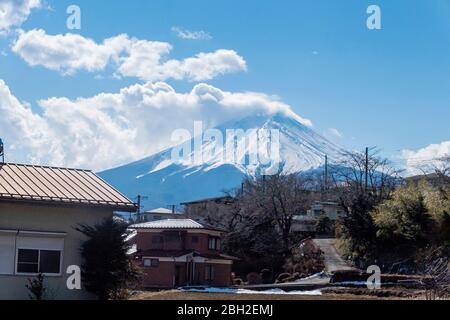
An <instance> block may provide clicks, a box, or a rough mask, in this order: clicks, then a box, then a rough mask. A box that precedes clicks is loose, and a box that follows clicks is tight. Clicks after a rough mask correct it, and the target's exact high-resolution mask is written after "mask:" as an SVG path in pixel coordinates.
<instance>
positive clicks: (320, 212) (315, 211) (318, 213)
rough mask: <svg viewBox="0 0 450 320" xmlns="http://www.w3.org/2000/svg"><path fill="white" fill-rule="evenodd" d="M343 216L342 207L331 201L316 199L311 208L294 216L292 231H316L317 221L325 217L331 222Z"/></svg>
mask: <svg viewBox="0 0 450 320" xmlns="http://www.w3.org/2000/svg"><path fill="white" fill-rule="evenodd" d="M344 216H345V212H344V210H343V209H342V207H341V206H340V205H339V204H338V203H336V202H333V201H316V202H314V203H313V204H312V206H311V208H310V209H309V210H308V211H307V212H306V214H303V215H296V216H294V219H293V223H292V231H293V232H306V233H314V232H316V225H317V222H318V221H319V220H320V219H321V218H323V217H327V218H328V219H330V221H331V222H332V223H335V222H336V221H337V220H339V219H340V218H342V217H344Z"/></svg>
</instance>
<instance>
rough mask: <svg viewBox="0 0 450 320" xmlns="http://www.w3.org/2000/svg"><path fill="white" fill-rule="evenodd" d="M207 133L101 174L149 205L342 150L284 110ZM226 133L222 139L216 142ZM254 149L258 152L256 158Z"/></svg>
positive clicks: (301, 165) (213, 192) (317, 161)
mask: <svg viewBox="0 0 450 320" xmlns="http://www.w3.org/2000/svg"><path fill="white" fill-rule="evenodd" d="M238 129H240V130H241V131H240V134H241V136H239V135H237V136H238V138H235V139H226V138H227V137H230V134H231V133H237V131H234V132H231V133H230V130H238ZM204 133H206V136H205V135H203V139H202V137H199V136H197V139H196V138H193V139H191V140H188V141H187V142H185V143H183V144H181V145H179V146H176V147H173V148H168V149H166V150H164V151H162V152H159V153H157V154H154V155H152V156H150V157H148V158H145V159H142V160H140V161H137V162H133V163H130V164H127V165H124V166H121V167H118V168H114V169H111V170H107V171H104V172H101V173H100V175H101V176H102V177H103V178H104V179H105V180H106V181H108V182H109V183H111V184H112V185H113V186H115V187H117V188H118V189H119V190H121V191H122V192H124V193H125V194H126V195H128V196H129V197H130V198H134V197H136V196H137V195H138V194H140V195H146V196H148V197H149V200H148V201H147V202H145V203H144V205H145V209H150V208H152V207H161V206H167V205H170V204H179V203H180V202H185V201H191V200H196V199H201V198H208V197H216V196H220V195H222V194H223V191H225V190H230V189H233V188H236V187H238V186H240V184H241V182H242V179H243V178H244V177H245V176H246V175H250V176H255V175H257V174H260V173H262V172H266V173H267V170H268V169H269V168H270V167H271V168H272V169H278V168H283V169H284V171H288V172H300V171H306V170H310V169H314V168H318V167H320V166H321V165H322V164H323V162H324V156H325V155H328V156H329V157H330V159H333V158H334V159H336V158H338V157H339V153H340V151H341V150H340V148H339V147H337V146H336V145H334V144H333V143H331V142H330V141H328V140H327V139H325V138H323V137H322V136H320V135H319V134H317V133H315V132H314V131H313V130H312V129H311V128H309V127H307V126H305V125H304V124H302V123H300V122H299V121H298V120H296V119H294V118H292V117H290V116H286V115H284V114H281V113H278V114H276V115H272V116H267V115H255V116H251V117H246V118H244V119H240V120H237V121H231V122H227V123H224V124H223V125H221V126H219V127H217V128H215V131H208V132H207V131H205V132H204ZM208 133H209V137H208ZM274 133H276V134H279V148H276V150H279V153H277V152H274V150H275V149H270V147H271V146H273V144H272V145H271V144H270V143H271V142H274V141H276V139H275V138H276V135H274ZM227 134H228V135H227ZM212 136H214V138H212ZM217 136H218V137H219V138H218V139H217ZM221 136H222V137H221ZM222 138H223V143H217V141H221V140H222ZM182 146H184V147H185V149H183V150H184V151H181V150H182V149H181V147H182ZM186 147H187V149H186ZM196 147H197V148H196ZM240 148H241V149H240ZM230 150H231V151H230ZM276 150H275V151H276ZM195 151H197V153H196V152H195ZM239 151H240V152H239ZM255 154H257V155H258V157H255V156H254V157H252V155H255ZM174 155H178V156H179V158H180V159H178V160H177V159H176V158H175V157H174ZM272 171H273V170H272Z"/></svg>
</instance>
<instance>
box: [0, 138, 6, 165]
mask: <svg viewBox="0 0 450 320" xmlns="http://www.w3.org/2000/svg"><path fill="white" fill-rule="evenodd" d="M0 157H1V158H2V163H5V150H4V145H3V140H2V139H1V138H0Z"/></svg>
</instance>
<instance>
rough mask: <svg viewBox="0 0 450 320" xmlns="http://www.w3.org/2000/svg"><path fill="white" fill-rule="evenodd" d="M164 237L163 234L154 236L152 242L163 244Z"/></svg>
mask: <svg viewBox="0 0 450 320" xmlns="http://www.w3.org/2000/svg"><path fill="white" fill-rule="evenodd" d="M163 241H164V238H163V237H162V236H153V237H152V243H154V244H161V243H163Z"/></svg>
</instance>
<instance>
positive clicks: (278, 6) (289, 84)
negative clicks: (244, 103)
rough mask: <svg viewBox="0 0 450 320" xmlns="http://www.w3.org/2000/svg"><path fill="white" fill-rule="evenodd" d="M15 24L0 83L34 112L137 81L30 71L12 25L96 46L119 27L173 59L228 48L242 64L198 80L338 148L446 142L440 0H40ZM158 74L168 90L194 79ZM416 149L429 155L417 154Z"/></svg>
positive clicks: (447, 72)
mask: <svg viewBox="0 0 450 320" xmlns="http://www.w3.org/2000/svg"><path fill="white" fill-rule="evenodd" d="M2 1H3V0H2ZM0 2H1V1H0ZM71 4H76V5H78V6H79V7H80V8H81V13H82V29H81V30H68V29H67V28H66V19H67V17H68V15H67V14H66V8H67V7H68V6H69V5H71ZM370 4H376V5H379V6H380V8H381V12H382V30H368V29H367V28H366V19H367V17H368V15H367V14H366V9H367V7H368V6H369V5H370ZM173 27H180V28H182V29H186V30H193V31H199V30H203V31H205V32H207V33H209V34H210V35H211V37H212V39H210V40H186V39H180V38H178V37H177V36H176V34H175V33H174V32H173V30H172V28H173ZM14 28H15V29H16V30H12V29H13V28H11V30H10V31H9V34H8V35H3V36H1V37H0V50H1V51H2V52H3V55H1V56H0V79H2V80H3V81H4V82H5V83H6V85H7V86H8V87H9V89H10V91H11V92H12V94H13V95H14V96H15V97H17V99H19V100H20V101H27V102H29V103H30V104H31V108H32V110H33V112H35V113H37V114H40V113H42V110H41V108H39V107H38V105H37V103H36V101H38V100H41V99H48V98H50V97H67V98H68V99H76V98H77V97H92V96H95V95H97V94H99V93H101V92H107V93H114V92H118V91H119V90H120V89H121V88H124V87H127V86H130V85H133V84H136V83H143V82H144V81H142V80H140V79H136V78H135V77H122V78H121V79H117V78H114V77H112V76H111V75H112V74H113V73H114V70H113V67H111V66H108V67H106V68H105V69H102V70H100V71H96V72H87V71H86V70H77V72H76V73H75V74H74V75H70V76H68V75H61V73H60V72H56V71H54V70H49V69H48V68H45V67H43V66H34V67H32V66H30V65H29V64H28V63H27V62H26V61H24V59H22V58H21V57H20V55H19V54H17V53H14V52H12V51H11V46H12V43H13V42H14V41H15V40H16V38H17V33H16V32H17V30H18V29H22V30H23V31H24V32H26V31H29V30H33V29H43V30H45V32H46V33H47V34H48V35H56V34H65V33H67V32H71V33H78V34H80V35H82V36H83V37H85V38H91V39H93V40H95V41H96V42H97V43H101V42H102V41H103V40H104V39H106V38H110V37H115V36H117V35H119V34H122V33H125V34H127V35H128V36H129V37H135V38H137V39H143V40H144V39H145V40H149V41H162V42H167V43H170V44H171V45H172V46H173V49H172V51H171V53H170V58H173V59H184V58H186V57H190V56H194V55H196V54H198V53H199V52H214V51H215V50H219V49H230V50H234V51H235V52H236V53H237V54H238V55H239V56H241V57H242V58H243V59H245V62H246V67H247V71H243V72H230V73H227V74H224V75H222V76H217V77H214V78H213V79H208V80H206V81H202V82H206V83H208V84H210V85H212V86H214V87H217V88H220V89H221V90H225V91H230V92H245V91H255V92H263V93H265V94H268V95H277V96H279V97H280V99H281V100H282V101H283V102H284V103H286V104H288V105H290V106H291V107H292V109H293V110H294V111H295V112H296V113H298V114H299V115H301V116H302V117H303V118H306V119H310V120H311V121H312V122H313V124H314V129H315V130H316V131H317V132H319V133H321V134H325V135H327V136H328V137H330V138H332V139H334V141H336V142H338V143H340V144H342V145H344V146H347V147H349V148H363V147H364V146H378V147H380V148H381V149H382V150H383V152H384V154H386V155H388V156H390V157H393V158H395V157H398V156H399V155H400V154H401V151H402V150H405V149H409V150H418V149H421V148H425V147H427V146H429V145H431V144H441V143H443V142H445V141H448V140H450V126H449V120H450V106H449V104H450V1H448V0H432V1H429V0H417V1H406V0H396V1H392V0H389V1H381V0H372V1H363V0H346V1H335V0H328V1H325V0H319V1H317V0H316V1H299V0H295V1H294V0H292V1H287V0H286V1H269V0H264V1H262V0H258V1H255V0H247V1H234V0H231V1H230V0H228V1H206V0H196V1H185V0H151V1H138V0H134V1H133V0H131V1H126V2H125V1H106V0H95V1H92V0H91V1H80V0H77V1H61V0H58V1H52V0H46V1H45V2H44V3H43V4H42V5H41V8H39V9H34V10H32V11H31V13H30V14H29V16H28V17H27V19H26V20H24V22H23V23H21V25H16V26H15V27H14ZM99 76H101V79H99ZM165 82H167V83H168V84H170V85H171V86H173V87H174V88H175V89H176V90H177V91H179V92H187V91H190V90H191V89H192V87H193V86H194V85H195V83H196V82H195V81H194V82H192V81H180V80H174V79H171V78H169V79H165ZM330 128H335V129H337V130H338V131H339V132H340V133H341V134H342V137H340V138H338V137H335V136H333V135H332V134H331V133H330ZM0 133H1V129H0ZM415 156H417V155H415ZM427 156H430V157H432V156H433V153H427V152H425V153H421V155H420V157H427Z"/></svg>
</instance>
